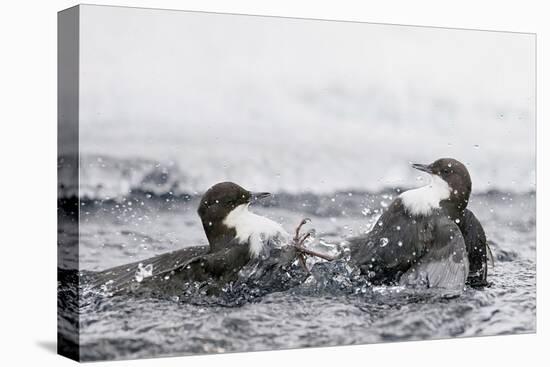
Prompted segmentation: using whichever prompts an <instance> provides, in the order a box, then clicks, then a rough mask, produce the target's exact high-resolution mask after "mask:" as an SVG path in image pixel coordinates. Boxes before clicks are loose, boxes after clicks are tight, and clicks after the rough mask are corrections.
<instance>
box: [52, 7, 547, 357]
mask: <svg viewBox="0 0 550 367" xmlns="http://www.w3.org/2000/svg"><path fill="white" fill-rule="evenodd" d="M58 36H59V50H58V51H59V70H58V76H59V98H58V101H59V131H58V142H59V144H58V150H59V155H58V177H59V183H58V223H59V227H58V325H59V326H58V327H59V329H58V330H59V331H58V349H59V352H60V353H61V354H63V355H65V356H68V357H70V358H73V359H77V360H81V361H96V360H106V359H127V358H145V357H158V356H173V355H192V354H204V353H224V352H249V351H262V350H277V349H287V348H304V347H322V346H335V345H350V344H365V343H380V342H398V341H410V340H425V339H441V338H461V337H473V336H486V335H504V334H517V333H533V332H535V326H536V284H535V280H536V236H535V232H536V231H535V229H536V211H535V195H536V186H535V182H536V177H535V175H536V171H535V166H536V164H535V163H536V153H535V152H536V150H535V133H536V131H535V118H536V116H535V93H536V85H535V35H534V34H526V33H512V32H495V31H479V30H459V29H445V28H432V27H416V26H415V27H413V26H403V25H386V24H369V23H358V22H345V21H326V20H311V19H292V18H278V17H262V16H249V15H230V14H214V13H202V12H187V11H175V10H158V9H141V8H123V7H109V6H92V5H81V6H77V7H74V8H70V9H67V10H64V11H61V12H60V13H59V34H58Z"/></svg>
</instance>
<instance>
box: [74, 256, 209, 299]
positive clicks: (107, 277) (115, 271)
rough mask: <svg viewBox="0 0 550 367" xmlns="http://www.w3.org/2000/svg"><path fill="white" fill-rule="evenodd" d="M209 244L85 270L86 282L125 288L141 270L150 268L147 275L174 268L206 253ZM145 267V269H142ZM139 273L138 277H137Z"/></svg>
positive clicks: (111, 287)
mask: <svg viewBox="0 0 550 367" xmlns="http://www.w3.org/2000/svg"><path fill="white" fill-rule="evenodd" d="M208 249H209V248H208V246H193V247H186V248H183V249H180V250H176V251H172V252H168V253H165V254H161V255H157V256H155V257H152V258H149V259H145V260H141V261H136V262H133V263H130V264H125V265H120V266H116V267H114V268H110V269H107V270H103V271H100V272H85V273H84V277H85V279H84V283H86V284H87V285H89V286H91V287H92V288H97V287H101V286H103V285H106V286H108V288H109V289H110V290H112V291H119V290H123V289H124V288H126V287H127V286H129V285H130V284H132V283H134V282H136V279H137V278H139V274H138V273H139V272H140V271H142V272H145V271H146V270H144V269H147V272H148V270H150V272H148V274H146V276H156V275H159V274H163V273H165V272H167V271H170V270H172V269H175V268H178V267H179V266H181V265H182V264H185V263H187V262H188V261H189V260H191V259H193V258H196V257H197V256H200V255H203V254H206V253H207V252H208ZM140 269H143V270H140ZM136 275H138V277H136Z"/></svg>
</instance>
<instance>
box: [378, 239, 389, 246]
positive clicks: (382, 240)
mask: <svg viewBox="0 0 550 367" xmlns="http://www.w3.org/2000/svg"><path fill="white" fill-rule="evenodd" d="M389 242H390V241H389V240H388V239H387V238H386V237H382V238H380V247H386V246H387V245H388V243H389Z"/></svg>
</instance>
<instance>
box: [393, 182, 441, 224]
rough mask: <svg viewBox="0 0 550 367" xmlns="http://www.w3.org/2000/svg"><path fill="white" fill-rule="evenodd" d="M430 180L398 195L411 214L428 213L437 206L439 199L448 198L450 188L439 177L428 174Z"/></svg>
mask: <svg viewBox="0 0 550 367" xmlns="http://www.w3.org/2000/svg"><path fill="white" fill-rule="evenodd" d="M430 177H431V182H430V183H429V184H427V185H426V186H422V187H419V188H418V189H414V190H409V191H405V192H404V193H402V194H401V195H399V197H400V198H401V201H402V202H403V205H404V206H405V208H406V209H407V210H408V211H409V212H410V213H411V214H412V215H428V214H429V213H430V212H431V211H432V210H434V209H437V208H439V202H440V201H441V200H445V199H448V198H449V196H450V195H451V188H450V187H449V185H448V184H447V182H445V180H443V179H442V178H441V177H439V176H437V175H430Z"/></svg>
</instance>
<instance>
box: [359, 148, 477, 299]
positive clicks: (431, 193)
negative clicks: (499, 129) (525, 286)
mask: <svg viewBox="0 0 550 367" xmlns="http://www.w3.org/2000/svg"><path fill="white" fill-rule="evenodd" d="M412 166H413V168H415V169H418V170H420V171H423V172H426V173H428V174H429V175H430V182H429V184H428V185H426V186H424V187H420V188H417V189H414V190H409V191H406V192H403V193H402V194H401V195H399V197H397V198H396V199H395V200H394V201H393V202H392V204H391V205H390V207H389V208H388V210H387V211H386V212H384V213H383V214H382V216H381V217H380V218H379V219H378V221H377V223H376V224H375V226H374V228H373V230H372V231H371V232H369V233H368V234H366V235H363V236H359V237H355V238H351V239H349V240H348V243H349V246H350V256H351V259H350V261H351V262H352V263H354V264H356V265H357V266H359V268H360V269H361V272H362V273H363V274H366V275H367V276H368V278H369V279H370V281H371V282H372V283H373V284H401V285H421V286H427V287H429V288H443V289H448V290H453V291H461V290H462V289H463V288H464V285H465V284H466V281H467V279H468V276H470V279H471V281H472V283H474V284H480V285H483V284H485V283H486V278H487V256H486V251H487V244H486V239H485V233H484V231H483V228H482V226H481V224H480V223H479V221H478V220H477V218H476V217H475V215H474V214H473V213H472V212H471V211H469V210H468V209H466V207H467V205H468V201H469V198H470V193H471V190H472V182H471V179H470V174H469V173H468V170H467V169H466V167H465V166H464V165H463V164H462V163H460V162H459V161H457V160H455V159H452V158H442V159H438V160H436V161H435V162H433V163H432V164H429V165H424V164H413V165H412Z"/></svg>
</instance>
